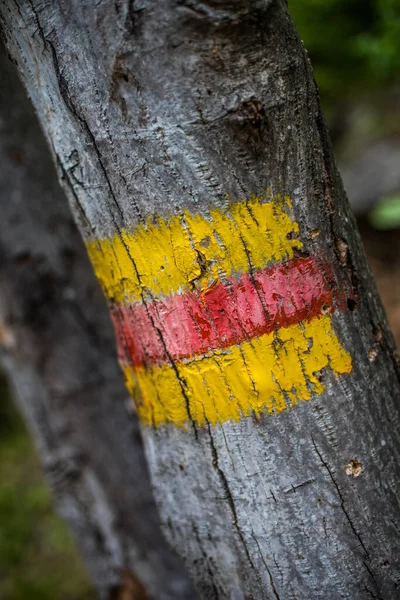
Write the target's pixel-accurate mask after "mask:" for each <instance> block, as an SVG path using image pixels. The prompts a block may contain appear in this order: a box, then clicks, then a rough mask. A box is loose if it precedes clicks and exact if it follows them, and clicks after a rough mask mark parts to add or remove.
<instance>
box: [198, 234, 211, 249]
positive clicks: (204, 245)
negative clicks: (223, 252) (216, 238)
mask: <svg viewBox="0 0 400 600" xmlns="http://www.w3.org/2000/svg"><path fill="white" fill-rule="evenodd" d="M210 241H211V239H210V236H209V235H208V236H207V237H205V238H203V239H202V240H201V242H200V246H201V247H202V248H208V246H209V245H210Z"/></svg>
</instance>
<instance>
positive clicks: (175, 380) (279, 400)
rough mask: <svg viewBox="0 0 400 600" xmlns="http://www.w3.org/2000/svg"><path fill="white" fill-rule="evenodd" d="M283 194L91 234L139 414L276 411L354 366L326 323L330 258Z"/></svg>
mask: <svg viewBox="0 0 400 600" xmlns="http://www.w3.org/2000/svg"><path fill="white" fill-rule="evenodd" d="M290 210H291V204H290V200H289V199H288V198H285V199H281V198H278V199H274V200H272V201H269V202H262V201H261V199H260V198H256V197H254V198H252V199H251V200H249V201H246V202H237V203H234V204H231V205H230V207H229V209H228V210H227V211H226V212H223V211H221V210H214V211H211V212H210V213H209V215H208V216H204V215H192V214H190V213H188V212H187V211H185V212H184V213H183V214H181V215H179V216H175V217H171V218H170V219H168V220H165V219H155V220H153V221H150V220H148V221H147V223H146V224H145V225H140V226H138V227H137V228H136V229H135V230H134V231H133V232H132V233H130V232H127V231H125V230H122V231H121V232H120V234H119V235H115V236H114V237H113V238H112V239H105V240H97V241H93V242H90V243H89V244H88V251H89V255H90V257H91V259H92V261H93V264H94V267H95V271H96V274H97V277H98V278H99V280H100V283H101V284H102V286H103V289H104V292H105V294H106V296H108V298H109V299H110V300H111V303H112V306H111V314H112V317H113V321H114V325H115V329H116V335H117V341H118V352H119V360H120V363H121V365H122V368H123V370H124V373H125V377H126V382H127V386H128V389H129V390H130V392H131V394H132V396H133V397H134V398H135V401H136V405H137V409H138V412H139V415H140V417H141V419H142V420H143V422H144V423H147V424H151V425H154V426H159V425H161V424H166V423H174V424H176V425H180V426H185V424H186V423H188V422H189V421H192V422H195V423H197V424H198V425H200V426H201V425H204V424H206V423H211V424H215V423H217V422H223V421H226V420H229V419H232V420H236V421H237V420H240V419H241V418H243V417H246V416H249V415H251V414H255V415H256V416H258V417H259V416H260V415H261V414H262V413H269V414H278V413H279V412H281V411H282V410H285V409H287V408H291V407H292V406H294V405H296V404H298V403H299V402H300V401H307V400H309V399H310V398H311V397H312V395H313V394H321V393H322V392H323V391H324V389H325V385H324V384H323V383H322V382H321V377H320V372H321V370H322V369H325V368H327V367H329V368H330V369H331V370H332V371H333V373H334V374H335V376H338V375H340V374H343V373H349V372H350V371H351V368H352V367H351V357H350V355H349V354H348V353H347V352H346V351H345V350H344V349H343V348H342V347H341V345H340V343H339V341H338V339H337V336H336V334H335V332H334V331H333V329H332V322H331V314H332V313H333V312H334V310H335V308H341V309H344V307H345V306H346V302H345V301H344V298H345V295H344V292H343V290H340V289H334V288H333V287H332V281H333V280H334V278H332V269H331V267H330V266H329V265H328V264H323V263H322V262H321V260H317V259H316V258H315V257H313V256H308V255H306V254H303V253H301V254H300V255H299V252H296V251H300V250H301V249H302V247H303V244H302V242H301V240H300V239H299V227H298V224H297V223H296V222H294V221H293V220H291V219H290V217H289V215H288V212H289V211H290Z"/></svg>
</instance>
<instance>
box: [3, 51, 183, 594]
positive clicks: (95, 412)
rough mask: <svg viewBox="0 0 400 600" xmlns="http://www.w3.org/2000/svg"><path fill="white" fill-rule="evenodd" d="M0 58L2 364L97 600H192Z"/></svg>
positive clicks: (34, 135)
mask: <svg viewBox="0 0 400 600" xmlns="http://www.w3.org/2000/svg"><path fill="white" fill-rule="evenodd" d="M0 52H1V54H0V69H1V78H2V79H1V92H2V93H1V95H0V123H1V125H0V127H1V129H0V131H1V138H0V156H1V165H2V168H1V173H0V198H1V215H2V217H1V219H0V255H1V261H0V345H1V348H0V350H1V353H0V358H1V361H2V363H3V364H4V366H5V367H6V369H7V372H8V373H9V375H10V380H11V382H12V384H13V387H14V388H15V390H16V392H17V397H18V399H19V401H20V404H21V407H22V410H23V412H24V414H25V416H26V417H27V420H28V424H29V425H30V427H31V429H32V431H33V433H34V436H35V439H36V441H37V443H38V447H39V450H40V454H41V458H42V462H43V466H44V469H45V472H46V475H47V478H48V480H49V482H50V484H51V487H52V489H53V492H54V495H55V499H56V503H57V508H58V509H59V511H60V513H61V515H62V516H63V517H64V518H65V519H66V520H67V522H68V523H69V525H70V526H71V528H72V530H73V531H74V533H75V535H76V537H77V539H78V541H79V544H80V547H81V550H82V553H83V555H84V557H85V559H86V561H87V563H88V566H89V568H90V570H91V573H92V576H93V579H94V582H95V584H96V586H97V587H98V589H99V591H100V595H101V597H103V598H115V599H117V598H127V599H128V598H129V599H134V598H135V599H137V600H139V599H144V598H154V599H157V600H158V599H159V598H166V599H167V598H170V599H174V600H175V598H182V599H183V598H188V597H192V588H191V586H190V585H189V583H188V581H187V578H186V576H185V575H184V574H183V572H182V570H181V569H180V567H179V566H178V561H177V559H176V558H175V557H174V556H172V553H171V552H170V550H169V548H168V547H167V544H166V542H165V541H164V540H163V538H162V535H161V529H160V526H159V518H158V515H157V513H156V509H155V505H154V500H153V498H152V493H151V489H150V482H149V478H148V474H147V469H146V465H145V459H144V454H143V450H142V443H141V439H140V435H139V430H138V424H137V419H136V417H135V415H132V411H131V415H129V414H128V412H127V410H126V401H127V393H126V390H125V388H124V386H123V383H122V380H121V379H122V378H121V373H120V370H119V369H118V365H117V362H116V353H115V343H114V340H113V331H112V325H111V323H110V319H109V316H108V313H107V309H106V306H105V303H104V299H103V298H102V294H101V292H100V290H99V289H98V285H97V283H96V279H95V277H94V275H93V272H92V269H91V267H90V263H89V261H88V259H87V256H86V252H85V248H84V247H83V244H82V242H81V240H80V239H79V235H78V233H77V231H76V228H75V226H74V223H73V221H72V218H71V214H70V211H69V210H68V206H67V204H66V201H65V197H64V196H63V193H62V191H61V189H60V187H59V185H58V182H57V178H56V173H55V171H54V167H53V165H52V162H51V157H50V154H49V151H48V148H47V146H46V143H45V140H44V139H43V135H42V132H41V131H40V128H39V126H38V124H37V122H36V119H35V115H34V114H33V110H32V107H31V106H30V105H29V103H28V101H27V99H26V97H25V93H24V90H23V88H22V86H21V83H20V82H19V81H18V78H17V74H16V72H15V69H14V67H13V65H12V64H11V63H10V61H9V60H8V59H7V56H6V55H5V53H4V51H3V50H1V49H0ZM67 576H68V574H67ZM123 591H125V594H126V595H125V596H124V595H123ZM129 592H131V595H129Z"/></svg>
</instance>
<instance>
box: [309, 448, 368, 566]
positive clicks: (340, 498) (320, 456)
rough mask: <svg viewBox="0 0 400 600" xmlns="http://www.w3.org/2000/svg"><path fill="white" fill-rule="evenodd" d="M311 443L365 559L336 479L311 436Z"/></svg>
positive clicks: (362, 543) (366, 554)
mask: <svg viewBox="0 0 400 600" xmlns="http://www.w3.org/2000/svg"><path fill="white" fill-rule="evenodd" d="M311 441H312V443H313V446H314V449H315V452H316V454H317V455H318V457H319V459H320V461H321V464H322V465H323V466H324V468H325V469H326V470H327V471H328V474H329V477H330V478H331V481H332V483H333V485H334V487H335V489H336V492H337V494H338V496H339V500H340V506H341V509H342V511H343V513H344V515H345V517H346V519H347V521H348V523H349V525H350V529H351V530H352V532H353V533H354V535H355V536H356V538H357V539H358V541H359V542H360V546H361V547H362V549H363V550H364V552H365V556H366V557H367V558H369V552H368V550H367V548H366V547H365V544H364V542H363V541H362V539H361V536H360V534H359V533H358V532H357V530H356V528H355V526H354V523H353V521H352V519H351V517H350V515H349V513H348V511H347V509H346V506H345V502H344V498H343V495H342V492H341V490H340V487H339V485H338V483H337V481H336V479H335V478H334V476H333V472H332V469H331V468H330V466H329V465H328V463H327V462H326V460H324V458H323V456H322V454H321V452H320V451H319V449H318V446H317V444H316V443H315V440H314V438H313V437H312V436H311ZM364 564H365V563H364ZM367 570H368V572H369V573H370V575H371V577H373V576H372V574H371V572H370V570H369V569H367Z"/></svg>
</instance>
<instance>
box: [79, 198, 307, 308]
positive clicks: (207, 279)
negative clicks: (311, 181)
mask: <svg viewBox="0 0 400 600" xmlns="http://www.w3.org/2000/svg"><path fill="white" fill-rule="evenodd" d="M288 206H290V203H289V199H288V198H286V199H285V200H279V201H275V202H267V203H262V202H261V199H260V198H256V197H255V198H253V199H252V200H250V201H248V202H247V203H241V202H237V203H235V204H232V205H231V207H230V208H229V210H228V211H227V212H223V211H221V210H214V211H211V212H210V215H209V217H208V218H206V217H204V216H200V215H191V214H190V213H189V212H188V211H184V212H183V214H182V215H180V216H176V217H171V218H170V219H169V220H168V221H166V220H165V219H157V220H156V221H155V222H152V221H151V220H150V219H148V220H147V222H146V224H145V225H139V226H138V227H137V228H136V229H135V230H134V231H133V232H132V233H129V232H127V231H125V230H122V232H121V234H116V235H115V236H114V237H113V238H111V239H99V240H94V241H91V242H89V243H88V244H87V249H88V252H89V256H90V258H91V260H92V263H93V267H94V270H95V273H96V276H97V278H98V280H99V282H100V284H101V286H102V288H103V290H104V293H105V295H106V296H107V297H108V298H111V299H113V300H114V301H115V302H117V303H121V302H132V301H140V300H141V299H142V297H143V292H145V293H146V292H149V293H150V294H152V295H153V296H168V295H170V294H173V293H179V292H182V291H190V290H191V289H192V288H193V282H194V281H197V282H198V285H199V286H200V287H201V286H207V285H209V284H210V283H211V282H212V281H213V280H215V279H216V278H219V277H220V276H221V275H226V276H230V275H232V273H234V272H239V273H243V272H246V271H248V269H249V260H251V264H252V267H253V268H254V269H261V268H263V267H266V266H267V265H268V264H269V263H271V262H272V261H276V262H278V261H281V260H282V259H291V258H293V250H294V249H295V248H298V249H299V248H301V247H302V243H301V242H300V240H298V239H293V240H291V239H288V235H289V234H290V233H292V232H298V229H299V228H298V225H297V223H295V222H293V221H292V220H291V219H290V218H289V216H288V215H287V214H286V212H285V208H287V207H288ZM207 241H208V244H207ZM199 256H200V257H202V266H201V265H200V264H199ZM133 261H134V263H135V267H134V266H133Z"/></svg>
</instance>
